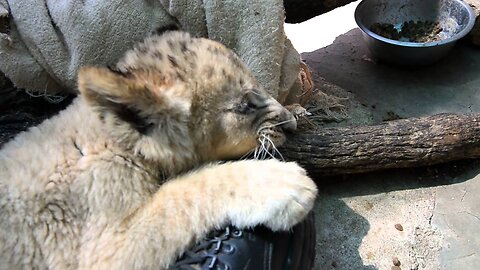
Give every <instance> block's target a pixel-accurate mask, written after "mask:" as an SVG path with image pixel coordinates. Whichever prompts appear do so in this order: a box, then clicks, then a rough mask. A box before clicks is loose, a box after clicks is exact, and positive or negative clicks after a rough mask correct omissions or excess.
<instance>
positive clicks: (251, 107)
mask: <svg viewBox="0 0 480 270" xmlns="http://www.w3.org/2000/svg"><path fill="white" fill-rule="evenodd" d="M257 109H258V107H257V106H256V105H255V104H253V103H251V102H248V101H247V102H242V103H240V104H239V105H238V106H237V109H236V111H237V112H238V113H240V114H250V113H253V112H255V110H257Z"/></svg>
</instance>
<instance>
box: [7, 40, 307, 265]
mask: <svg viewBox="0 0 480 270" xmlns="http://www.w3.org/2000/svg"><path fill="white" fill-rule="evenodd" d="M78 84H79V90H80V92H81V95H80V97H78V98H77V99H76V100H74V102H73V104H72V105H70V106H69V107H68V108H67V109H66V110H64V111H62V112H61V113H60V114H59V115H57V116H55V117H53V118H51V119H49V120H46V121H45V122H44V123H42V124H41V125H39V126H38V127H34V128H31V129H30V130H29V131H28V132H26V133H23V134H20V135H19V136H17V137H16V138H15V139H14V140H13V141H11V142H9V143H8V144H7V145H5V146H4V148H3V149H2V150H1V151H0V269H31V268H35V269H47V268H48V269H150V268H151V269H164V268H166V267H167V266H168V265H169V264H170V263H172V262H173V260H175V258H176V257H177V256H178V255H179V254H181V253H182V252H183V251H184V250H185V249H186V248H187V247H188V246H189V245H191V244H193V243H194V242H195V241H197V240H199V239H201V238H202V237H204V236H205V234H206V233H207V232H209V231H211V230H213V229H215V228H219V227H222V226H225V225H227V224H234V225H236V226H238V227H240V228H244V227H252V226H255V225H258V224H264V225H266V226H268V227H270V228H271V229H272V230H287V229H289V228H291V227H292V226H293V225H295V224H296V223H298V222H299V221H301V220H302V219H303V218H304V217H305V215H306V214H307V212H308V211H310V210H311V208H312V205H313V202H314V199H315V196H316V187H315V184H314V183H313V182H312V180H311V179H310V178H309V177H308V176H307V175H306V173H305V171H304V170H303V169H302V168H300V167H299V166H298V165H296V164H295V163H291V162H290V163H284V162H280V161H277V160H244V161H235V162H226V163H223V164H219V163H215V161H218V160H225V159H231V158H238V157H241V156H242V155H244V154H245V153H247V152H248V151H250V150H252V149H254V148H255V147H256V146H257V144H258V138H259V136H260V134H263V135H265V136H268V137H269V138H270V139H271V140H272V141H273V142H274V143H275V144H281V143H283V141H284V139H285V136H284V134H283V132H284V130H292V129H294V128H295V126H296V123H295V120H294V118H293V117H292V115H291V114H290V113H288V112H287V111H286V110H285V109H284V108H283V107H282V106H281V105H280V104H279V103H278V102H277V101H275V100H274V99H273V98H272V97H270V96H269V95H268V94H267V93H266V91H265V90H263V89H262V88H261V87H260V86H259V84H258V83H257V82H256V81H255V79H254V78H253V76H252V75H251V74H250V72H249V71H248V70H247V69H246V68H245V66H244V65H243V63H241V61H240V60H239V59H238V58H237V57H236V56H235V55H234V54H233V53H232V52H231V51H230V50H228V49H226V48H225V47H224V46H222V45H220V44H218V43H215V42H212V41H209V40H206V39H197V38H191V37H190V36H189V35H188V34H185V33H181V32H168V33H166V34H164V35H163V36H152V37H149V38H147V39H146V40H145V41H144V42H143V43H141V44H139V45H138V46H137V47H136V48H135V49H134V50H132V51H129V52H128V53H127V54H126V55H125V57H124V58H123V59H122V60H121V61H120V62H119V63H118V65H117V66H116V67H115V70H114V71H112V70H108V69H105V68H95V67H89V68H84V69H82V70H81V72H80V74H79V80H78ZM283 122H285V123H284V124H283V125H280V124H281V123H283ZM212 162H213V163H212Z"/></svg>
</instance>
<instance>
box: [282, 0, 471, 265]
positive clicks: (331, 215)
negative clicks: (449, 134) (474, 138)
mask: <svg viewBox="0 0 480 270" xmlns="http://www.w3.org/2000/svg"><path fill="white" fill-rule="evenodd" d="M357 4H358V3H352V4H350V5H348V6H346V7H343V8H339V9H336V10H334V11H332V12H331V13H327V14H325V15H321V16H319V17H317V18H314V19H312V20H310V21H307V22H304V23H302V24H297V25H287V26H286V32H287V36H289V37H290V39H291V40H292V43H293V44H294V46H296V48H297V49H298V50H299V51H301V52H303V53H302V57H303V58H304V59H305V61H306V62H307V64H308V65H309V66H310V67H311V68H312V72H313V75H314V79H315V81H316V83H317V86H318V87H319V88H322V85H323V84H324V83H325V82H328V83H331V84H335V85H337V86H338V87H336V88H335V89H333V90H332V89H331V88H328V89H324V90H325V91H326V92H328V93H329V94H333V95H336V96H340V97H348V98H349V100H348V101H345V105H347V106H348V109H349V111H348V113H349V116H350V118H349V119H347V120H346V121H343V122H340V123H338V124H337V125H345V126H346V125H358V124H375V123H379V122H381V121H385V120H390V119H393V118H406V117H416V116H426V115H432V114H436V113H441V112H472V111H473V112H479V111H480V91H477V90H478V89H479V88H480V75H479V74H480V73H479V72H480V53H478V50H479V49H478V48H473V47H470V46H469V45H467V44H457V46H456V47H455V49H454V50H453V51H452V52H451V53H450V54H449V56H447V57H446V58H445V59H444V60H442V61H441V62H440V63H437V64H435V65H433V66H430V67H424V68H416V69H412V68H397V67H392V66H387V65H382V64H379V63H375V62H374V61H373V60H372V59H371V58H370V56H369V52H368V50H367V49H366V47H365V46H364V43H363V40H362V37H361V33H360V30H358V29H356V26H355V24H354V21H353V11H354V9H355V6H356V5H357ZM328 180H329V181H333V183H332V182H329V183H320V187H319V188H320V193H319V198H318V201H317V204H316V207H315V213H316V218H317V224H316V226H317V260H316V264H315V266H316V267H315V269H395V268H392V266H393V262H392V260H393V258H394V257H397V258H398V260H399V261H400V262H401V265H400V269H448V270H451V269H452V270H456V269H461V270H468V269H472V270H473V269H480V254H479V252H477V251H480V233H479V231H480V197H479V196H478V194H480V161H478V160H466V161H459V162H454V163H448V164H443V165H438V166H433V167H428V168H412V169H401V170H400V169H399V170H389V171H382V172H375V173H369V174H362V175H350V176H343V177H336V178H334V179H328ZM398 224H400V225H401V227H402V228H403V230H399V229H398V228H399V226H398ZM396 227H397V228H396ZM397 269H399V268H397Z"/></svg>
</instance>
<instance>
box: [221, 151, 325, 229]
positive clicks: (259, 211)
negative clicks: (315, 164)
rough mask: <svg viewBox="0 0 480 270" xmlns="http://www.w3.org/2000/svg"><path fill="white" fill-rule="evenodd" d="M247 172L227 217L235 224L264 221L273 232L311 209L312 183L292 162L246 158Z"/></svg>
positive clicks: (313, 184) (294, 221)
mask: <svg viewBox="0 0 480 270" xmlns="http://www.w3.org/2000/svg"><path fill="white" fill-rule="evenodd" d="M247 163H249V164H246V165H247V166H249V167H250V168H249V172H251V173H249V174H248V175H247V176H246V177H247V179H244V181H243V182H242V183H241V186H240V187H239V189H238V190H239V192H238V194H237V195H235V197H234V198H232V199H233V200H232V201H231V202H234V205H232V207H230V208H229V209H230V211H229V217H230V219H231V222H232V224H234V225H236V226H238V227H251V226H255V225H258V224H263V225H265V226H267V227H269V228H270V229H272V230H274V231H278V230H288V229H290V228H291V227H293V226H294V225H295V224H297V223H299V222H300V221H302V220H303V219H304V218H305V216H306V215H307V214H308V212H309V211H310V210H311V209H312V207H313V204H314V202H315V197H316V195H317V187H316V185H315V183H314V182H313V181H312V180H311V179H310V178H309V177H308V176H307V174H306V172H305V170H304V169H303V168H301V167H300V166H298V165H297V164H296V163H294V162H288V163H286V162H280V161H277V160H261V161H258V160H256V161H248V162H247Z"/></svg>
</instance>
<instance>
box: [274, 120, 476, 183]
mask: <svg viewBox="0 0 480 270" xmlns="http://www.w3.org/2000/svg"><path fill="white" fill-rule="evenodd" d="M280 151H281V152H282V155H283V156H284V158H285V159H286V160H295V161H297V162H298V163H300V164H301V165H303V166H304V167H305V168H306V169H307V171H308V172H309V174H310V175H311V176H313V177H318V176H327V175H338V174H352V173H361V172H368V171H374V170H380V169H388V168H405V167H418V166H426V165H433V164H438V163H444V162H448V161H453V160H460V159H468V158H476V157H480V113H472V114H438V115H434V116H430V117H423V118H409V119H401V120H395V121H390V122H385V123H382V124H379V125H374V126H362V127H349V128H323V129H322V128H320V129H310V130H308V129H302V130H301V131H299V132H296V133H295V134H292V135H291V136H289V138H288V140H287V143H286V144H285V145H284V146H282V147H281V148H280Z"/></svg>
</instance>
